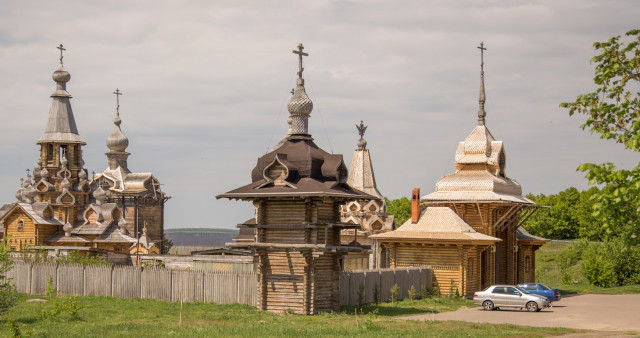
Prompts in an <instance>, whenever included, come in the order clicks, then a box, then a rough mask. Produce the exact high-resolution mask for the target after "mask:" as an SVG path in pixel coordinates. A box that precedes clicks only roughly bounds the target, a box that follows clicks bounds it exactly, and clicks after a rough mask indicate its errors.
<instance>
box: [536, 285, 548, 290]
mask: <svg viewBox="0 0 640 338" xmlns="http://www.w3.org/2000/svg"><path fill="white" fill-rule="evenodd" d="M538 285H539V286H540V290H551V289H549V288H548V287H546V286H545V285H544V284H538Z"/></svg>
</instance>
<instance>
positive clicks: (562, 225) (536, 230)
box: [524, 187, 601, 240]
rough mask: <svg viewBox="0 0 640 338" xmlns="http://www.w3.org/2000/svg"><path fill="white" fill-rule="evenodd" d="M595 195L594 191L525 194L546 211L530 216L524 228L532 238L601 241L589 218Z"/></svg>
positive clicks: (594, 220)
mask: <svg viewBox="0 0 640 338" xmlns="http://www.w3.org/2000/svg"><path fill="white" fill-rule="evenodd" d="M598 191H599V190H598V188H596V187H593V188H591V189H589V190H585V191H578V189H576V188H574V187H571V188H568V189H566V190H564V191H561V192H559V193H557V194H555V195H549V196H546V195H544V194H540V195H533V194H528V195H527V198H529V199H530V200H533V201H534V202H536V204H537V205H541V206H547V207H548V208H545V209H542V210H540V211H538V212H536V213H535V214H533V216H532V217H531V218H530V219H529V220H528V221H527V222H526V223H525V224H524V227H525V228H526V229H527V231H529V232H531V233H532V234H535V235H538V236H542V237H545V238H550V239H575V238H586V239H588V240H600V239H601V231H600V230H601V227H600V223H599V222H598V221H597V220H596V218H595V217H594V216H593V214H592V210H593V203H594V202H593V201H592V200H591V196H593V195H594V194H595V193H596V192H598Z"/></svg>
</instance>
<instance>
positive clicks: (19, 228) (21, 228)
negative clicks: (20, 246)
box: [18, 220, 24, 231]
mask: <svg viewBox="0 0 640 338" xmlns="http://www.w3.org/2000/svg"><path fill="white" fill-rule="evenodd" d="M18 231H24V222H23V221H22V220H19V221H18Z"/></svg>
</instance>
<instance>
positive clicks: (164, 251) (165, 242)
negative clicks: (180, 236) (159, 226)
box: [161, 233, 173, 255]
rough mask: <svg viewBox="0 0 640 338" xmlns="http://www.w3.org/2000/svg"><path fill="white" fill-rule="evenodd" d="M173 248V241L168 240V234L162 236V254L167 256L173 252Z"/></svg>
mask: <svg viewBox="0 0 640 338" xmlns="http://www.w3.org/2000/svg"><path fill="white" fill-rule="evenodd" d="M171 247H173V241H172V240H170V239H168V238H167V236H166V234H164V233H163V234H162V252H161V254H163V255H166V254H168V253H169V250H171Z"/></svg>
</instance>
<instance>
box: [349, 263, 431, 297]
mask: <svg viewBox="0 0 640 338" xmlns="http://www.w3.org/2000/svg"><path fill="white" fill-rule="evenodd" d="M432 280H433V273H432V271H431V269H429V268H406V269H379V270H362V271H344V272H342V275H341V276H340V305H360V304H370V303H373V302H374V301H375V299H374V295H375V293H376V289H377V291H378V297H379V299H378V301H381V302H389V301H391V288H393V286H394V285H398V299H405V298H408V296H409V290H411V286H413V287H414V290H416V291H417V293H418V296H419V295H420V292H421V291H422V288H423V286H424V287H426V288H431V287H432ZM361 298H362V299H361Z"/></svg>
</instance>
